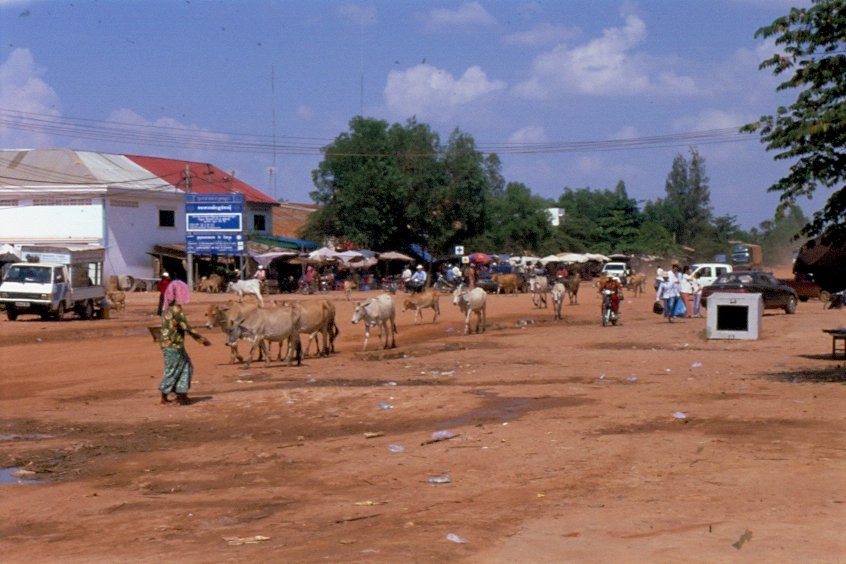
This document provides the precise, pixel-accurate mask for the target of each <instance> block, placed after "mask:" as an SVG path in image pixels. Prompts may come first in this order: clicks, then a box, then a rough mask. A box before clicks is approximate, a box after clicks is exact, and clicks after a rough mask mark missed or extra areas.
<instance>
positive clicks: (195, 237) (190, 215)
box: [185, 193, 244, 287]
mask: <svg viewBox="0 0 846 564" xmlns="http://www.w3.org/2000/svg"><path fill="white" fill-rule="evenodd" d="M243 212H244V195H243V194H195V193H187V194H185V231H186V234H185V251H186V253H187V255H188V263H189V265H190V266H189V271H188V285H189V286H191V287H193V286H194V281H193V278H194V273H193V270H194V268H193V261H192V260H191V259H192V257H193V256H194V255H195V254H198V255H223V256H238V257H241V258H240V260H239V262H240V263H242V262H243V254H244V234H243ZM239 266H240V264H239Z"/></svg>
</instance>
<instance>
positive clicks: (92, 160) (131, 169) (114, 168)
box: [76, 151, 179, 192]
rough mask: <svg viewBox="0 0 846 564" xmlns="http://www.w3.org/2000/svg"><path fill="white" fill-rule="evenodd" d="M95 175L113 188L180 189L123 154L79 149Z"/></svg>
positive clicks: (78, 153) (79, 155)
mask: <svg viewBox="0 0 846 564" xmlns="http://www.w3.org/2000/svg"><path fill="white" fill-rule="evenodd" d="M76 154H77V156H78V157H79V159H80V160H81V161H82V162H83V163H85V165H86V166H87V167H88V170H90V171H91V172H92V173H93V174H94V176H95V177H97V178H99V179H100V180H101V181H103V182H106V183H107V184H108V185H109V186H110V187H112V188H126V189H127V190H155V191H157V192H179V189H178V188H176V187H175V186H173V185H172V184H170V183H168V182H167V181H165V180H163V179H161V178H159V177H158V176H157V175H155V174H154V173H152V172H151V171H149V170H147V169H145V168H143V167H141V166H140V165H138V164H136V163H135V162H134V161H132V160H131V159H129V158H127V157H125V156H123V155H110V154H108V153H92V152H89V151H77V153H76Z"/></svg>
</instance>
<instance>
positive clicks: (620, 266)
mask: <svg viewBox="0 0 846 564" xmlns="http://www.w3.org/2000/svg"><path fill="white" fill-rule="evenodd" d="M600 272H601V274H605V275H606V276H616V277H618V278H619V279H620V282H621V283H622V284H623V286H625V285H626V281H627V280H628V277H629V276H631V273H632V272H631V270H629V265H628V264H626V263H625V262H606V263H605V264H603V265H602V270H601V271H600Z"/></svg>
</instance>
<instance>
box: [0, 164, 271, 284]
mask: <svg viewBox="0 0 846 564" xmlns="http://www.w3.org/2000/svg"><path fill="white" fill-rule="evenodd" d="M189 189H190V191H191V192H194V193H199V194H232V193H237V194H243V195H244V212H243V229H244V234H245V235H247V234H249V235H271V234H272V233H273V208H274V207H276V206H277V205H278V204H277V202H276V201H275V200H274V199H273V198H271V197H270V196H268V195H267V194H264V193H263V192H260V191H259V190H256V189H255V188H253V187H252V186H250V185H248V184H246V183H245V182H242V181H241V180H239V179H237V178H234V177H232V176H231V175H229V174H228V173H225V172H223V171H222V170H220V169H219V168H217V167H215V166H213V165H210V164H206V163H199V162H190V161H184V160H178V159H164V158H156V157H142V156H127V155H115V154H108V153H95V152H90V151H73V150H70V149H31V150H26V149H22V150H0V244H3V243H8V244H10V245H16V246H19V245H23V244H49V245H61V244H63V243H64V244H75V245H79V244H88V245H91V246H100V247H104V248H105V249H106V265H105V268H106V274H107V275H117V276H122V275H131V276H134V277H136V278H151V277H154V276H156V275H157V274H158V271H159V269H161V268H162V266H163V265H162V261H165V262H168V264H167V268H169V269H172V270H177V272H178V271H179V269H180V268H184V266H183V262H182V260H181V259H182V258H183V257H184V245H185V236H186V230H185V193H186V191H188V190H189ZM163 248H167V249H172V250H173V251H172V252H170V253H167V254H166V253H164V252H163V251H161V249H163ZM180 248H181V249H183V250H182V251H180ZM156 251H157V252H156ZM182 273H183V274H184V271H183V272H182Z"/></svg>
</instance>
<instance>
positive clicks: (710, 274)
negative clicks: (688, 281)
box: [691, 262, 732, 287]
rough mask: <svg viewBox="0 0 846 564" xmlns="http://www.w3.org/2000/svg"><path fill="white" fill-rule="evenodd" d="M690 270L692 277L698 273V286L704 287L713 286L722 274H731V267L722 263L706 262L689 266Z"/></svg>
mask: <svg viewBox="0 0 846 564" xmlns="http://www.w3.org/2000/svg"><path fill="white" fill-rule="evenodd" d="M691 270H692V272H691V274H692V275H694V276H695V275H696V273H697V272H698V273H699V284H700V285H701V286H703V287H704V286H707V285H709V284H713V283H714V281H715V280H717V278H719V277H720V276H722V275H723V274H726V273H727V272H731V271H732V266H731V265H730V264H724V263H722V262H706V263H699V264H694V265H691Z"/></svg>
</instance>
